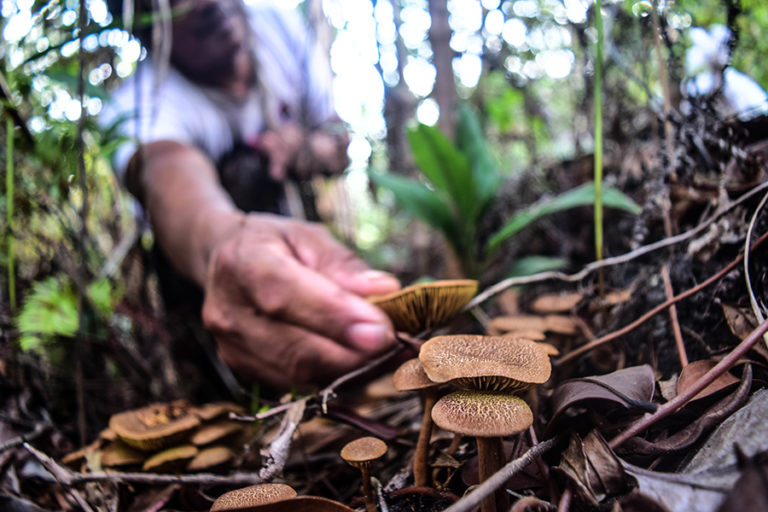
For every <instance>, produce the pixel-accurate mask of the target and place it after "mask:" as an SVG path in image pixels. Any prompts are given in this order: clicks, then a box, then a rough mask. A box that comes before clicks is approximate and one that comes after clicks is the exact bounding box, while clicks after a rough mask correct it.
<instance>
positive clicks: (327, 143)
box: [253, 122, 349, 181]
mask: <svg viewBox="0 0 768 512" xmlns="http://www.w3.org/2000/svg"><path fill="white" fill-rule="evenodd" d="M348 145H349V136H348V135H347V134H346V132H344V131H339V130H338V128H335V125H330V126H326V127H325V128H323V129H318V130H315V131H310V132H304V131H303V130H302V129H301V128H300V127H299V126H298V125H297V124H296V123H291V122H287V123H284V124H282V125H280V126H279V127H278V128H276V129H274V130H271V131H268V132H265V133H263V134H262V135H260V136H259V138H258V139H256V140H255V141H254V142H253V146H254V147H255V148H256V149H257V150H259V151H261V152H262V153H263V154H265V155H266V156H267V157H268V159H269V175H270V176H271V177H272V179H274V180H276V181H280V180H283V179H285V177H286V176H287V175H288V173H289V171H290V172H292V173H293V174H294V176H295V177H298V178H308V177H310V176H312V175H314V174H337V173H340V172H342V171H344V169H346V168H347V165H348V164H349V157H348V156H347V146H348Z"/></svg>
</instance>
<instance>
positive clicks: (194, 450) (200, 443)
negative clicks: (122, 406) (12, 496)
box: [63, 400, 248, 473]
mask: <svg viewBox="0 0 768 512" xmlns="http://www.w3.org/2000/svg"><path fill="white" fill-rule="evenodd" d="M230 412H235V413H242V412H243V409H242V407H240V406H239V405H237V404H233V403H229V402H216V403H209V404H206V405H203V406H201V407H193V406H191V405H190V404H189V403H188V402H186V401H183V400H179V401H174V402H170V403H158V404H152V405H149V406H147V407H142V408H140V409H133V410H129V411H124V412H121V413H118V414H115V415H114V416H112V417H111V418H110V420H109V427H108V428H107V429H105V430H104V431H102V432H101V434H100V435H99V438H98V439H97V440H96V441H95V442H94V443H92V444H91V445H89V446H87V447H85V448H83V449H81V450H78V451H76V452H73V453H71V454H69V455H68V456H67V457H65V458H64V460H63V462H64V463H65V464H67V465H70V466H75V467H76V466H78V465H80V464H82V463H83V462H84V461H85V460H88V461H89V463H90V464H97V465H98V466H100V467H101V468H103V469H121V470H126V469H133V468H140V469H141V470H143V471H148V472H153V473H183V472H190V473H194V472H198V471H208V472H215V471H217V470H219V469H224V468H225V467H227V465H229V464H230V463H231V462H232V460H233V459H234V458H235V457H236V456H237V455H238V454H237V453H236V452H237V449H238V447H239V446H241V445H242V444H243V440H244V439H245V438H246V436H247V435H248V428H247V426H246V425H244V424H242V423H239V422H235V421H231V420H229V419H228V415H229V413H230Z"/></svg>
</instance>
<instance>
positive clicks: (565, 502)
mask: <svg viewBox="0 0 768 512" xmlns="http://www.w3.org/2000/svg"><path fill="white" fill-rule="evenodd" d="M571 498H573V492H571V489H570V488H569V487H566V488H565V490H564V491H563V494H562V495H561V496H560V503H558V504H557V512H568V510H570V508H571Z"/></svg>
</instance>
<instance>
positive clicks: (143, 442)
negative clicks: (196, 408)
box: [109, 402, 200, 452]
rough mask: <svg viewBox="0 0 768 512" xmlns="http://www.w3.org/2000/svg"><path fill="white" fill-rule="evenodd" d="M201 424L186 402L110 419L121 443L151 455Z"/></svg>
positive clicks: (135, 411) (156, 406) (127, 413)
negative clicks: (190, 411)
mask: <svg viewBox="0 0 768 512" xmlns="http://www.w3.org/2000/svg"><path fill="white" fill-rule="evenodd" d="M199 424H200V420H199V419H198V418H197V417H196V416H194V415H192V414H189V410H188V406H187V405H186V404H185V403H183V402H172V403H169V404H153V405H150V406H148V407H144V408H141V409H134V410H130V411H125V412H121V413H118V414H115V415H114V416H112V417H111V418H110V420H109V428H110V429H111V430H112V431H114V433H115V434H116V435H117V437H118V438H119V439H120V440H121V441H123V442H124V443H125V444H127V445H129V446H132V447H134V448H136V449H139V450H142V451H147V452H152V451H157V450H160V449H163V448H166V447H168V446H171V445H173V444H174V443H176V442H178V441H179V440H181V439H184V437H185V436H186V435H187V434H188V433H189V432H191V431H192V430H193V429H195V428H196V427H197V426H198V425H199Z"/></svg>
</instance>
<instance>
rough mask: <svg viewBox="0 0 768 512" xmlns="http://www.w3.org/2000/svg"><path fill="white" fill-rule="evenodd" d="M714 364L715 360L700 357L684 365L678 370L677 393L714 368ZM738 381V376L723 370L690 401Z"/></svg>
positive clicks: (683, 390) (733, 384)
mask: <svg viewBox="0 0 768 512" xmlns="http://www.w3.org/2000/svg"><path fill="white" fill-rule="evenodd" d="M716 364H717V361H713V360H712V359H702V360H700V361H693V362H691V363H688V364H687V365H685V367H684V368H683V370H682V371H681V372H680V377H678V379H677V394H678V395H679V394H680V393H683V392H685V391H686V390H687V389H688V388H690V387H691V386H692V385H693V384H694V383H695V382H696V381H697V380H699V378H701V376H702V375H704V374H705V373H707V372H708V371H709V370H711V369H712V368H714V367H715V365H716ZM738 382H739V379H738V378H736V377H734V376H733V375H732V374H730V373H728V372H725V373H723V374H722V375H720V376H719V377H718V378H717V379H715V380H714V381H713V382H712V383H711V384H710V385H709V386H707V387H705V388H704V389H702V390H701V391H700V392H699V393H698V394H697V395H696V396H694V397H693V398H692V399H691V401H693V400H700V399H702V398H706V397H708V396H710V395H713V394H715V393H717V392H718V391H721V390H723V389H725V388H727V387H730V386H735V385H736V384H737V383H738Z"/></svg>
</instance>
